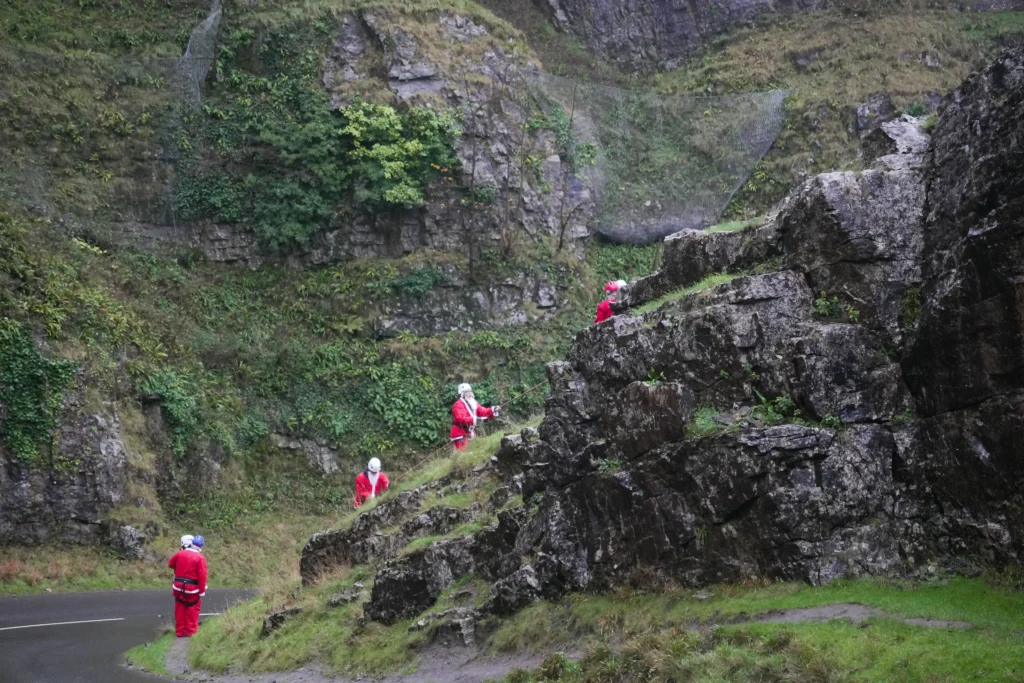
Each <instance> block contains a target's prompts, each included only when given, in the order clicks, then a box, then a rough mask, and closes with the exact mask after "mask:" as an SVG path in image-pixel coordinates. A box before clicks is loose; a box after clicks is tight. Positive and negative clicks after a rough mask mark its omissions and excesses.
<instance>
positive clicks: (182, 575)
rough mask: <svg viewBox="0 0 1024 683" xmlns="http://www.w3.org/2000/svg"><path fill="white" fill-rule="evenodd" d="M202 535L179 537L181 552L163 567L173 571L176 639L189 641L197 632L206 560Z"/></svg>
mask: <svg viewBox="0 0 1024 683" xmlns="http://www.w3.org/2000/svg"><path fill="white" fill-rule="evenodd" d="M205 544H206V541H205V539H203V537H202V536H190V535H188V534H185V535H184V536H182V537H181V550H179V551H178V552H176V553H175V554H174V555H173V556H172V557H171V559H170V560H168V561H167V566H168V567H170V568H171V569H173V570H174V583H172V584H171V587H172V588H173V590H174V631H175V633H176V634H177V635H178V637H179V638H190V637H192V636H194V635H195V634H196V631H198V630H199V612H200V611H201V610H202V608H203V596H204V595H206V558H205V557H203V546H204V545H205Z"/></svg>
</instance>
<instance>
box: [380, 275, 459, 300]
mask: <svg viewBox="0 0 1024 683" xmlns="http://www.w3.org/2000/svg"><path fill="white" fill-rule="evenodd" d="M447 283H448V276H447V275H446V274H445V272H444V271H443V270H441V269H439V268H419V269H417V270H414V271H412V272H411V273H409V274H408V275H406V276H405V277H401V278H396V279H395V280H392V281H391V283H390V284H391V287H392V288H393V289H397V290H399V291H402V292H406V293H407V294H412V295H413V296H415V297H417V298H422V297H423V296H425V295H426V294H428V293H429V292H430V290H432V289H433V288H434V287H436V286H438V285H443V284H447Z"/></svg>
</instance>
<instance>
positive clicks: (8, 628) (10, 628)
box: [0, 617, 124, 631]
mask: <svg viewBox="0 0 1024 683" xmlns="http://www.w3.org/2000/svg"><path fill="white" fill-rule="evenodd" d="M105 621H124V617H117V618H115V619H87V620H85V621H58V622H56V623H53V624H27V625H25V626H5V627H3V628H0V631H13V630H14V629H18V628H41V627H43V626H70V625H72V624H99V623H102V622H105Z"/></svg>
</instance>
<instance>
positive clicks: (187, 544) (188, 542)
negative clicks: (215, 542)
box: [181, 534, 192, 548]
mask: <svg viewBox="0 0 1024 683" xmlns="http://www.w3.org/2000/svg"><path fill="white" fill-rule="evenodd" d="M181 547H182V548H191V547H192V534H185V535H184V536H182V537H181Z"/></svg>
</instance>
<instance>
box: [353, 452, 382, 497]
mask: <svg viewBox="0 0 1024 683" xmlns="http://www.w3.org/2000/svg"><path fill="white" fill-rule="evenodd" d="M390 483H391V482H389V481H388V475H386V474H384V473H383V472H381V471H380V460H378V459H377V458H370V462H368V463H366V469H365V470H363V471H362V472H360V473H359V474H358V475H356V497H355V499H354V500H353V501H352V502H353V503H354V506H353V507H357V508H358V507H362V505H363V503H365V502H366V501H368V500H370V499H372V498H376V497H377V496H379V495H380V494H382V493H384V492H385V491H387V490H388V485H389V484H390Z"/></svg>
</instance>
